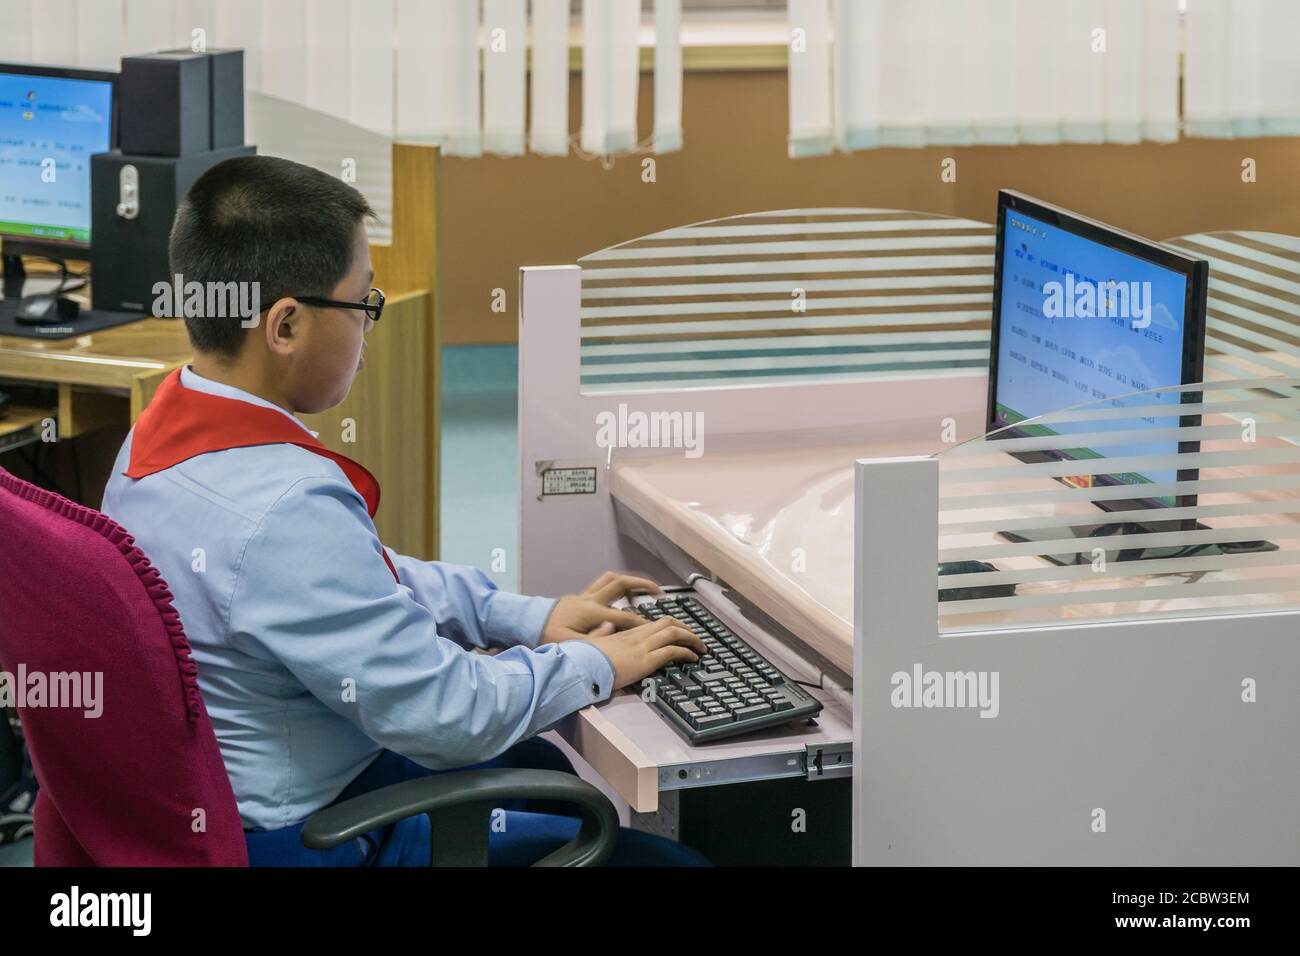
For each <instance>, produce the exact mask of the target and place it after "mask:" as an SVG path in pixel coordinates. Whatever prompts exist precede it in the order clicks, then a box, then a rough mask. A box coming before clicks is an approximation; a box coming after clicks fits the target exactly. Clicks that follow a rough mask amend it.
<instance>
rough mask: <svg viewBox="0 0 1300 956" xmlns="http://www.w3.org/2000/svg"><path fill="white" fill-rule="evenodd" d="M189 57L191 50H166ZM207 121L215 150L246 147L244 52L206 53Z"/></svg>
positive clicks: (219, 51) (204, 54)
mask: <svg viewBox="0 0 1300 956" xmlns="http://www.w3.org/2000/svg"><path fill="white" fill-rule="evenodd" d="M164 52H166V53H181V54H188V53H189V52H190V51H189V50H166V51H164ZM198 55H200V56H203V57H204V58H206V59H207V61H208V93H209V97H208V120H209V129H210V130H211V138H212V148H213V149H225V148H226V147H227V146H242V145H244V51H243V50H207V51H205V52H204V53H202V54H198Z"/></svg>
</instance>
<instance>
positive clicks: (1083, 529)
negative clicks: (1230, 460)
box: [998, 521, 1278, 565]
mask: <svg viewBox="0 0 1300 956" xmlns="http://www.w3.org/2000/svg"><path fill="white" fill-rule="evenodd" d="M1189 530H1191V531H1209V530H1210V528H1209V526H1208V525H1203V524H1201V523H1200V522H1199V521H1196V522H1192V527H1191V528H1188V527H1187V522H1186V521H1143V522H1137V521H1126V522H1124V523H1123V524H1083V525H1071V526H1069V527H1063V528H1035V529H1033V530H1032V531H999V532H998V536H999V537H1001V538H1003V539H1005V540H1007V541H1014V542H1016V543H1026V544H1028V543H1033V542H1036V541H1064V540H1066V539H1069V538H1078V539H1081V540H1087V539H1090V540H1091V541H1095V542H1096V543H1095V544H1089V545H1088V547H1087V548H1086V549H1085V550H1084V551H1083V552H1081V553H1079V554H1044V555H1040V557H1042V558H1044V559H1046V560H1047V561H1050V562H1052V564H1059V565H1072V564H1091V563H1092V549H1093V548H1094V547H1096V548H1104V549H1105V550H1106V560H1107V561H1159V560H1162V559H1166V558H1180V557H1185V558H1192V557H1196V558H1206V557H1213V556H1214V555H1231V554H1250V553H1253V552H1258V551H1276V550H1277V549H1278V546H1277V545H1276V544H1274V543H1273V542H1271V541H1220V542H1216V543H1214V544H1193V545H1165V546H1162V547H1154V548H1142V547H1127V548H1125V547H1123V546H1122V543H1123V536H1125V535H1130V534H1164V533H1168V532H1173V531H1189ZM1116 536H1120V537H1119V540H1118V542H1117V541H1114V540H1112V539H1114V538H1115V537H1116ZM1116 544H1118V545H1120V550H1119V551H1118V552H1114V547H1113V546H1114V545H1116ZM1081 546H1082V545H1081Z"/></svg>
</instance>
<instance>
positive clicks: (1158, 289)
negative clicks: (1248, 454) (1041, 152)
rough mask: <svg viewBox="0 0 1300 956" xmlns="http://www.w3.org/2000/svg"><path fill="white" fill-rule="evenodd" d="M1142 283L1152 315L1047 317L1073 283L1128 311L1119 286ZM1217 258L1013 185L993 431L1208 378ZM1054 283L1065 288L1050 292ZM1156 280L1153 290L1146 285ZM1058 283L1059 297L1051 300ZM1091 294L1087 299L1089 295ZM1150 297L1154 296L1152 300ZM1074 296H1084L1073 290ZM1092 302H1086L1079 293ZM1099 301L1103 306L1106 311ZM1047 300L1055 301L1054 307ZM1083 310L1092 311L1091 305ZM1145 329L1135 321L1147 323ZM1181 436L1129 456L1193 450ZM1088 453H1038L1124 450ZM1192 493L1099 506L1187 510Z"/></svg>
mask: <svg viewBox="0 0 1300 956" xmlns="http://www.w3.org/2000/svg"><path fill="white" fill-rule="evenodd" d="M1112 282H1114V283H1125V286H1124V290H1123V291H1124V292H1125V293H1127V292H1130V291H1132V288H1133V287H1131V286H1129V285H1128V283H1139V286H1138V287H1137V288H1138V289H1139V290H1143V291H1149V293H1150V295H1149V301H1147V302H1146V306H1147V307H1148V310H1149V311H1148V314H1147V315H1146V316H1136V315H1134V314H1133V312H1134V310H1133V305H1134V302H1133V301H1131V300H1129V301H1128V309H1127V311H1128V312H1129V313H1130V314H1129V315H1123V316H1115V315H1107V316H1100V315H1093V316H1080V315H1078V314H1077V312H1078V311H1079V310H1077V309H1073V308H1070V309H1069V311H1072V312H1074V313H1075V314H1074V315H1059V316H1058V317H1050V316H1049V315H1048V314H1047V313H1048V312H1049V311H1052V312H1059V311H1061V308H1060V307H1062V306H1064V305H1065V303H1066V301H1067V300H1068V296H1067V295H1066V294H1065V293H1066V292H1067V291H1069V290H1071V289H1072V290H1073V291H1074V292H1075V293H1077V294H1085V287H1086V285H1087V284H1092V285H1093V289H1094V293H1096V294H1103V293H1104V294H1105V295H1106V297H1107V301H1106V304H1107V312H1111V313H1113V312H1117V311H1121V307H1122V306H1123V305H1124V302H1123V301H1122V300H1121V296H1120V291H1121V290H1120V289H1119V288H1118V287H1117V286H1112V285H1111V283H1112ZM1208 282H1209V264H1208V263H1206V262H1203V261H1200V260H1197V259H1192V258H1189V257H1187V256H1185V255H1182V254H1180V253H1178V252H1175V251H1174V250H1172V249H1169V248H1167V247H1165V246H1162V245H1160V244H1159V243H1155V242H1150V241H1148V240H1146V239H1142V238H1141V237H1139V236H1135V235H1132V234H1131V233H1127V232H1123V231H1121V230H1118V229H1113V228H1111V227H1110V226H1106V225H1103V224H1102V223H1099V222H1095V221H1093V220H1091V219H1087V218H1085V217H1083V216H1078V215H1075V214H1074V213H1070V212H1067V211H1065V210H1063V209H1059V208H1057V207H1055V206H1052V205H1049V204H1048V203H1044V202H1040V201H1038V200H1035V199H1031V198H1030V197H1028V196H1024V195H1021V194H1020V193H1016V192H1012V191H1010V190H1003V191H1002V192H1000V193H999V194H998V219H997V253H996V258H995V261H994V278H993V327H992V339H991V343H990V346H991V350H990V358H989V399H988V412H987V418H988V421H987V426H988V430H989V431H993V430H995V429H1000V428H1004V427H1006V426H1015V425H1017V424H1018V423H1019V422H1022V421H1024V420H1026V419H1029V418H1034V417H1036V416H1038V415H1042V414H1046V413H1048V412H1054V411H1060V410H1062V409H1065V408H1069V407H1071V406H1074V405H1079V404H1083V403H1085V402H1089V401H1096V400H1100V399H1106V398H1115V397H1116V396H1122V395H1127V394H1129V393H1132V392H1138V391H1145V390H1147V389H1155V388H1160V387H1163V386H1173V385H1184V384H1190V383H1195V382H1199V381H1201V375H1202V371H1203V364H1204V355H1205V304H1206V291H1207V286H1208ZM1049 283H1056V284H1057V286H1056V287H1051V288H1049ZM1141 283H1149V285H1145V286H1143V285H1141ZM1057 288H1060V289H1061V293H1062V294H1061V297H1060V298H1059V299H1057V300H1055V301H1050V302H1049V299H1050V295H1051V293H1053V292H1055V291H1056V289H1057ZM1085 295H1086V294H1085ZM1143 298H1145V296H1144V297H1143ZM1122 299H1123V300H1128V299H1129V296H1128V295H1127V294H1125V295H1124V296H1123V297H1122ZM1076 300H1077V296H1076ZM1077 301H1078V304H1082V305H1084V306H1086V305H1087V302H1086V297H1085V298H1084V299H1082V300H1077ZM1096 302H1097V300H1096V297H1094V311H1099V306H1098V305H1097V304H1096ZM1049 305H1050V308H1049ZM1084 311H1086V309H1085V310H1084ZM1148 318H1149V321H1150V324H1149V325H1147V326H1146V327H1145V328H1135V327H1134V324H1135V322H1136V323H1138V324H1140V323H1142V322H1145V321H1147V319H1148ZM1183 397H1184V396H1182V395H1180V394H1178V393H1174V394H1165V395H1153V396H1138V397H1137V398H1130V399H1119V400H1117V401H1116V404H1117V405H1121V406H1130V407H1131V406H1134V405H1151V404H1168V405H1170V408H1171V412H1172V411H1173V410H1174V409H1176V407H1177V406H1178V405H1179V404H1181V403H1182V401H1183ZM1180 422H1182V423H1184V424H1192V423H1194V421H1193V420H1192V419H1189V418H1188V417H1186V416H1178V415H1176V414H1171V415H1170V417H1169V418H1167V419H1157V420H1156V421H1155V423H1154V425H1153V427H1163V428H1170V427H1177V426H1178V425H1179V424H1180ZM1091 424H1093V423H1086V422H1080V423H1069V424H1062V425H1056V426H1052V427H1051V429H1048V428H1045V427H1044V426H1033V427H1031V428H1030V429H1028V430H1022V429H1018V428H1014V427H1012V428H1008V429H1007V431H1005V432H1004V433H1003V435H1004V437H1010V436H1018V435H1028V434H1031V433H1032V434H1047V433H1048V432H1049V431H1052V432H1059V433H1062V434H1068V433H1069V432H1070V431H1083V430H1086V429H1089V428H1090V426H1091ZM1195 450H1196V448H1195V446H1194V445H1190V446H1189V444H1188V443H1186V442H1184V443H1181V444H1180V443H1179V442H1177V441H1151V442H1145V443H1142V444H1139V445H1133V446H1127V445H1126V446H1125V447H1124V448H1123V450H1122V452H1120V454H1123V455H1125V456H1129V455H1144V456H1145V455H1166V454H1167V455H1174V454H1176V453H1178V452H1180V451H1183V452H1189V451H1195ZM1115 455H1116V453H1115V452H1111V453H1109V454H1106V453H1098V452H1095V451H1093V450H1091V449H1086V448H1078V449H1068V450H1067V449H1062V450H1060V451H1054V452H1051V453H1043V454H1041V455H1036V456H1018V457H1023V458H1033V459H1035V460H1057V461H1061V460H1077V459H1079V458H1097V457H1115ZM1194 479H1195V472H1194V471H1191V472H1188V471H1174V470H1170V471H1166V472H1146V473H1136V472H1131V473H1125V474H1117V475H1096V476H1092V477H1091V478H1089V477H1087V476H1084V477H1080V478H1074V479H1062V480H1064V481H1065V482H1066V483H1068V484H1072V485H1075V486H1085V487H1086V486H1088V484H1089V483H1090V482H1091V483H1094V484H1110V485H1117V484H1132V485H1142V484H1149V483H1152V482H1158V483H1162V484H1163V483H1172V482H1174V481H1184V480H1194ZM1194 503H1195V498H1194V496H1169V495H1158V496H1144V495H1142V494H1141V493H1140V491H1138V490H1137V489H1135V495H1134V498H1133V499H1126V500H1119V501H1107V502H1097V505H1098V507H1102V508H1106V509H1118V510H1123V509H1127V508H1149V507H1153V506H1154V507H1159V506H1166V507H1172V506H1190V505H1192V504H1194Z"/></svg>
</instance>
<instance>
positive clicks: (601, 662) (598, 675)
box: [555, 641, 614, 704]
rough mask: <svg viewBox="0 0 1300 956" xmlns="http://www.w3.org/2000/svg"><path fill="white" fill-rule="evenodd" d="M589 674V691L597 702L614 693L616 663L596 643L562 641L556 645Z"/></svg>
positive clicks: (592, 699)
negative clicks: (610, 660)
mask: <svg viewBox="0 0 1300 956" xmlns="http://www.w3.org/2000/svg"><path fill="white" fill-rule="evenodd" d="M555 646H556V647H558V648H559V649H560V650H562V651H563V652H564V656H565V657H567V658H569V659H570V660H571V661H573V663H574V664H575V665H576V666H577V667H579V668H580V669H581V670H582V671H583V673H584V674H586V675H587V691H588V692H589V693H590V694H591V703H593V704H596V703H599V702H600V701H602V700H606V699H608V698H609V695H610V694H612V693H614V665H613V664H611V663H610V662H609V658H608V657H606V656H605V655H604V653H602V652H601V650H600V648H598V647H596V645H595V644H588V643H587V642H586V641H561V642H560V643H559V644H556V645H555Z"/></svg>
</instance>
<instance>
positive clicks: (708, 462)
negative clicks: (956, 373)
mask: <svg viewBox="0 0 1300 956" xmlns="http://www.w3.org/2000/svg"><path fill="white" fill-rule="evenodd" d="M939 447H941V446H940V445H939V443H938V442H937V441H934V440H931V441H929V442H919V441H916V440H912V441H877V442H858V443H856V444H837V445H823V446H813V447H804V448H778V449H763V450H757V451H728V452H709V453H708V454H706V455H704V456H702V457H700V458H696V459H688V458H685V457H679V456H675V455H665V456H655V457H645V458H625V459H622V460H618V459H616V460H615V462H614V465H613V468H612V469H611V474H610V491H611V493H612V494H613V495H614V497H615V498H616V499H618V500H619V501H620V502H621V503H622V504H624V505H625V506H627V507H628V508H630V509H631V510H632V511H634V512H635V513H636V514H637V515H639V516H640V517H641V518H643V519H645V520H646V521H648V522H649V523H650V524H652V525H653V526H655V527H656V528H658V529H659V531H661V532H662V533H663V534H664V535H666V536H667V537H668V538H669V539H671V540H672V542H673V543H674V544H676V545H677V546H678V547H679V548H681V549H682V550H684V551H685V552H686V553H688V554H689V555H691V557H693V558H695V559H696V560H697V561H699V562H700V563H701V564H702V565H704V566H705V567H707V568H708V569H709V570H710V571H712V572H713V573H714V574H715V575H716V576H717V577H719V578H721V579H722V580H724V581H726V582H727V583H728V584H729V585H731V586H732V587H734V588H736V589H737V590H738V591H740V592H741V593H742V594H744V595H745V597H746V598H748V599H749V600H751V601H752V602H753V603H754V604H756V605H757V606H758V607H759V608H760V609H761V610H762V611H764V612H766V613H767V614H769V615H771V616H772V618H773V619H775V620H776V621H777V622H778V623H780V624H781V625H782V626H783V627H785V628H786V629H788V630H789V631H791V632H792V633H794V634H796V635H798V636H799V637H800V638H801V639H802V640H803V641H805V642H806V643H807V644H808V645H809V646H810V647H812V648H813V649H814V650H816V651H817V652H818V653H819V654H821V655H822V656H824V657H825V658H827V659H828V660H829V661H830V662H831V663H833V664H834V665H835V666H836V667H838V668H839V669H840V670H842V671H843V672H844V673H846V674H850V673H852V668H853V463H854V461H856V460H857V459H859V458H890V457H897V456H906V455H921V454H930V453H933V452H935V451H937V450H938V448H939Z"/></svg>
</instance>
